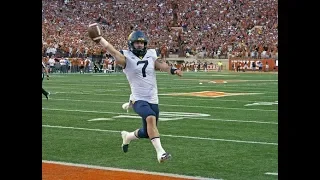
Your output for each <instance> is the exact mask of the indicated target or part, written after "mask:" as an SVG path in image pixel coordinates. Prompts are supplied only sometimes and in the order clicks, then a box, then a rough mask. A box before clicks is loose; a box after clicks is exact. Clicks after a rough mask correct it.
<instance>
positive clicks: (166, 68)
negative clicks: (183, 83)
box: [155, 58, 182, 76]
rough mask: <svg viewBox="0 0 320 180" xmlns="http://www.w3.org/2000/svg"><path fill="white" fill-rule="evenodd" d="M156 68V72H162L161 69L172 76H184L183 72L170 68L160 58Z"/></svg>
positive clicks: (156, 62)
mask: <svg viewBox="0 0 320 180" xmlns="http://www.w3.org/2000/svg"><path fill="white" fill-rule="evenodd" d="M155 68H156V70H160V69H161V70H162V71H166V72H168V73H169V74H172V75H175V74H176V75H178V76H182V71H181V70H179V69H176V68H173V67H171V66H169V65H168V64H167V63H166V62H164V61H162V60H161V59H160V58H158V59H157V60H156V61H155Z"/></svg>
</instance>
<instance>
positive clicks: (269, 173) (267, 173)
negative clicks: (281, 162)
mask: <svg viewBox="0 0 320 180" xmlns="http://www.w3.org/2000/svg"><path fill="white" fill-rule="evenodd" d="M264 174H266V175H274V176H278V173H273V172H266V173H264Z"/></svg>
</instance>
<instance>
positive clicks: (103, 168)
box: [42, 160, 222, 180]
mask: <svg viewBox="0 0 320 180" xmlns="http://www.w3.org/2000/svg"><path fill="white" fill-rule="evenodd" d="M42 163H48V164H59V165H64V166H73V167H82V168H89V169H99V170H107V171H119V172H129V173H139V174H147V175H157V176H166V177H174V178H183V179H193V180H222V179H214V178H205V177H200V176H186V175H180V174H172V173H162V172H152V171H143V170H135V169H120V168H114V167H103V166H95V165H88V164H75V163H69V162H58V161H49V160H42Z"/></svg>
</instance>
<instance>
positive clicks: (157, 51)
mask: <svg viewBox="0 0 320 180" xmlns="http://www.w3.org/2000/svg"><path fill="white" fill-rule="evenodd" d="M156 55H157V59H159V58H160V49H156Z"/></svg>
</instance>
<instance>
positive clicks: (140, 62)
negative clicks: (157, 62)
mask: <svg viewBox="0 0 320 180" xmlns="http://www.w3.org/2000/svg"><path fill="white" fill-rule="evenodd" d="M139 64H144V65H143V67H142V76H143V77H146V76H147V75H146V68H147V66H148V60H145V61H138V62H137V66H138V65H139Z"/></svg>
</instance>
